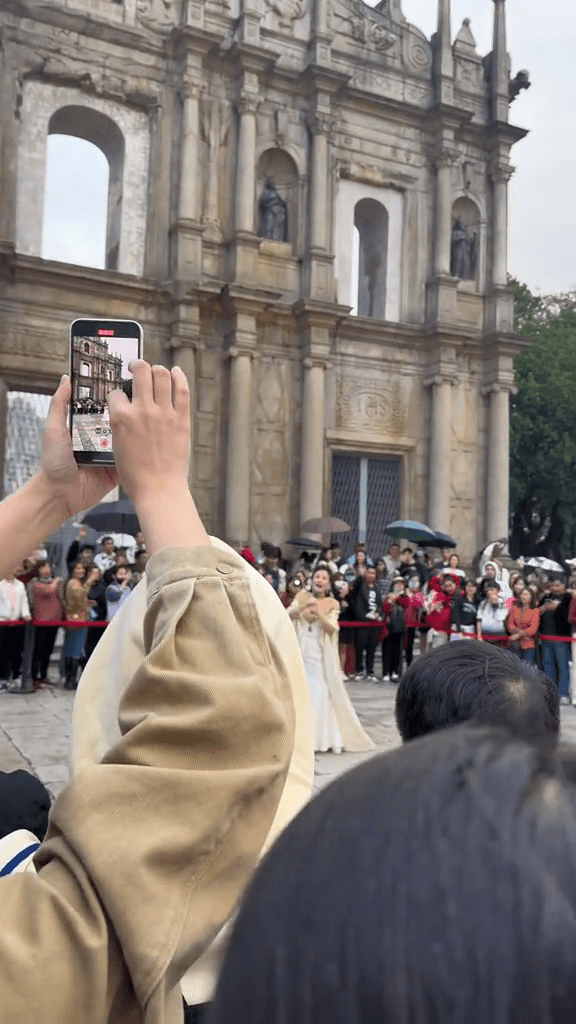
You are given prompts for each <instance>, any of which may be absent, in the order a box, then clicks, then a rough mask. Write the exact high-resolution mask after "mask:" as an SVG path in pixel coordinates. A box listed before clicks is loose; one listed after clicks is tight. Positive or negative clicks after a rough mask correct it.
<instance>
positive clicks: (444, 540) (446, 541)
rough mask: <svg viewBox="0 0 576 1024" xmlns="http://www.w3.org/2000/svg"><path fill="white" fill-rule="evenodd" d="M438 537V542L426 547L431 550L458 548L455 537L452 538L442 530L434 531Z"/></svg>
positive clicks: (430, 542) (430, 543)
mask: <svg viewBox="0 0 576 1024" xmlns="http://www.w3.org/2000/svg"><path fill="white" fill-rule="evenodd" d="M434 534H435V536H436V542H434V541H432V540H431V541H429V542H428V544H427V545H426V547H429V548H456V547H458V545H457V543H456V541H455V540H454V537H451V536H450V534H449V533H442V531H441V530H434Z"/></svg>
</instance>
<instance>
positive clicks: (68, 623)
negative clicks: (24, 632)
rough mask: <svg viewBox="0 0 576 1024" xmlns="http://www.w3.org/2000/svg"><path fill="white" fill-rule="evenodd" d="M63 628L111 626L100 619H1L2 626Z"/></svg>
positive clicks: (0, 624)
mask: <svg viewBox="0 0 576 1024" xmlns="http://www.w3.org/2000/svg"><path fill="white" fill-rule="evenodd" d="M26 625H31V626H62V627H63V628H64V629H84V628H85V627H86V626H88V627H91V626H101V627H102V628H104V627H105V626H109V625H110V623H109V622H102V621H101V620H99V619H30V620H28V621H27V620H26V619H0V626H26Z"/></svg>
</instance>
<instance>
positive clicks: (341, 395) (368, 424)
mask: <svg viewBox="0 0 576 1024" xmlns="http://www.w3.org/2000/svg"><path fill="white" fill-rule="evenodd" d="M405 425H406V408H405V404H404V402H403V400H402V397H401V395H400V394H399V392H398V388H397V387H396V386H394V387H392V386H387V385H385V384H378V383H375V382H374V381H373V380H369V379H358V380H341V381H339V383H338V390H337V397H336V426H337V427H340V428H342V429H345V430H362V431H373V432H374V433H386V432H388V431H392V432H393V433H398V434H400V433H402V432H403V431H404V429H405Z"/></svg>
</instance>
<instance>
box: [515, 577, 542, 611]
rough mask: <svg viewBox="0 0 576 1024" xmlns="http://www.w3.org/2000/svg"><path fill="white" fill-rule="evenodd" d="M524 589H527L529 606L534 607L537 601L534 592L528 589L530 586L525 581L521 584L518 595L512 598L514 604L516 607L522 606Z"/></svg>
mask: <svg viewBox="0 0 576 1024" xmlns="http://www.w3.org/2000/svg"><path fill="white" fill-rule="evenodd" d="M525 590H527V591H528V593H529V594H530V607H531V608H536V605H537V603H538V602H537V601H536V594H535V593H534V591H533V590H530V587H529V586H528V584H527V583H524V584H523V586H522V590H521V591H520V593H519V594H518V597H516V598H515V599H514V604H515V605H516V606H517V607H518V608H521V607H522V594H523V593H524V591H525Z"/></svg>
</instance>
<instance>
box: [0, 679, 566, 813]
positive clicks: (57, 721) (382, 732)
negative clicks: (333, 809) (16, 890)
mask: <svg viewBox="0 0 576 1024" xmlns="http://www.w3.org/2000/svg"><path fill="white" fill-rule="evenodd" d="M52 671H53V670H52V669H51V673H52ZM54 678H55V676H54ZM347 686H348V690H349V693H350V696H351V698H352V701H353V703H354V706H355V708H356V710H357V712H358V716H359V718H360V720H361V722H362V725H363V726H364V728H365V729H366V731H367V732H368V733H369V735H370V736H371V737H372V739H373V740H374V742H375V743H376V746H377V749H378V750H379V751H384V750H389V749H391V748H392V747H395V746H397V745H398V743H399V742H400V739H399V736H398V732H397V730H396V725H395V722H394V694H395V687H394V686H392V685H391V684H390V683H381V684H378V685H375V684H373V683H364V682H351V683H348V684H347ZM73 701H74V693H71V692H69V691H67V690H63V689H61V688H60V687H58V688H52V687H50V688H49V689H48V688H47V689H43V690H39V691H38V692H37V693H33V694H30V695H29V696H23V697H19V696H15V695H14V694H8V693H3V692H2V693H0V769H2V770H3V771H12V770H14V769H15V768H25V769H27V770H28V771H32V772H34V773H35V774H36V775H37V776H38V778H39V779H41V780H42V782H43V783H44V784H45V785H46V786H47V787H48V789H49V790H50V792H51V793H52V794H53V795H54V796H56V795H57V794H58V793H59V792H60V790H61V789H62V788H63V787H64V785H65V784H66V780H67V778H68V752H69V746H70V730H71V716H72V705H73ZM562 738H563V739H564V740H565V741H567V742H571V743H576V708H573V707H564V708H562ZM370 756H372V754H371V753H369V754H338V755H337V754H318V755H317V756H316V782H315V788H316V789H321V788H322V787H323V786H325V785H326V784H327V783H328V782H330V781H331V780H332V779H333V778H335V777H336V776H337V775H340V774H341V773H342V772H345V771H347V770H348V769H349V768H351V767H353V766H354V765H355V764H358V763H359V762H361V761H363V760H365V759H366V758H367V757H370Z"/></svg>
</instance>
